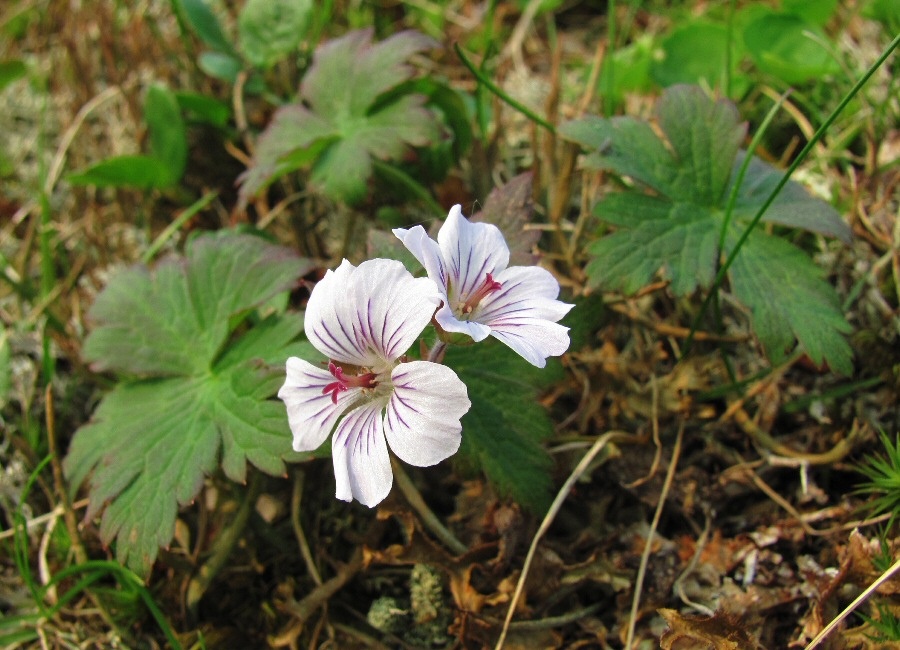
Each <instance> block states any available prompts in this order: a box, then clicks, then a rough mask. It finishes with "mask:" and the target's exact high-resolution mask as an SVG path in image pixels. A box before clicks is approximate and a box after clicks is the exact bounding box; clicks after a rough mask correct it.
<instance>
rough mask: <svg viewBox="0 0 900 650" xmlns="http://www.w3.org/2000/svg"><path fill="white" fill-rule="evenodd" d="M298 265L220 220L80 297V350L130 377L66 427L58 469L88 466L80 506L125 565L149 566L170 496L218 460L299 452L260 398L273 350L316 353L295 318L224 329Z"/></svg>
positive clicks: (77, 476)
mask: <svg viewBox="0 0 900 650" xmlns="http://www.w3.org/2000/svg"><path fill="white" fill-rule="evenodd" d="M309 268H310V265H309V263H308V262H305V261H303V260H301V259H298V258H296V257H295V256H294V255H292V254H291V253H290V252H289V251H288V250H286V249H283V248H281V247H278V246H274V245H271V244H269V243H267V242H265V241H263V240H262V239H260V238H258V237H254V236H251V235H239V234H234V233H229V232H227V231H223V232H220V233H217V234H214V235H202V236H199V237H197V238H195V239H193V240H191V241H190V242H189V244H188V247H187V250H186V257H185V258H170V259H167V260H165V261H164V262H162V263H161V264H159V265H158V266H157V267H156V268H155V269H153V270H148V269H147V268H145V267H142V266H137V267H133V268H131V269H128V270H126V271H123V272H121V273H119V274H118V275H116V276H114V277H113V278H112V279H111V280H110V283H109V285H108V286H107V287H106V289H105V290H104V291H103V292H102V293H101V294H100V295H99V296H98V298H97V301H96V302H95V304H94V306H93V307H92V308H91V310H90V312H89V318H90V320H91V321H92V322H93V323H94V329H93V330H92V331H91V333H90V334H89V336H88V338H87V340H86V341H85V345H84V356H85V358H86V359H87V360H89V361H91V362H92V365H93V366H94V367H95V368H97V369H102V370H113V371H115V372H117V373H119V374H121V375H123V376H124V377H130V379H128V378H126V379H124V380H123V381H121V382H120V383H119V384H118V385H117V386H116V387H115V388H114V389H113V390H112V391H111V392H110V393H109V394H108V395H106V396H105V397H104V398H103V401H102V402H101V404H100V406H99V407H98V409H97V411H96V412H95V413H94V416H93V418H92V419H91V422H90V423H88V424H87V425H85V426H83V427H81V428H80V429H79V430H78V431H77V432H76V433H75V436H74V438H73V440H72V444H71V446H70V448H69V454H68V456H67V457H66V459H65V462H64V469H65V471H66V474H67V475H68V477H69V479H70V481H71V484H72V485H73V486H77V485H79V484H81V483H82V482H83V481H84V480H85V479H86V478H87V477H88V475H89V474H91V473H93V475H92V477H91V480H90V507H89V513H88V516H89V517H91V516H94V515H95V514H96V513H99V512H100V511H101V510H104V508H105V510H104V512H103V519H102V522H101V526H100V534H101V537H102V538H103V540H104V541H105V542H107V543H109V542H111V541H112V540H114V539H115V540H116V553H117V557H118V558H119V560H120V561H121V562H123V563H124V564H126V565H128V566H129V568H131V569H133V570H134V571H136V572H139V573H141V574H146V573H147V572H148V571H149V569H150V567H151V565H152V563H153V561H154V559H155V557H156V554H157V550H158V548H159V547H160V546H162V545H165V544H167V543H168V542H169V540H170V539H171V537H172V535H173V532H174V525H175V517H176V515H177V509H178V506H179V505H183V504H186V503H189V502H190V501H191V500H192V499H194V497H195V496H196V495H197V492H198V491H199V490H200V487H201V486H202V482H203V478H204V476H206V475H208V474H210V473H212V472H213V471H214V470H215V468H216V466H217V464H221V466H222V469H223V471H224V473H225V475H226V476H228V477H229V478H230V479H232V480H235V481H243V480H244V479H245V477H246V471H247V468H246V466H247V462H250V463H252V464H254V465H255V466H256V467H258V468H259V469H261V470H263V471H265V472H268V473H271V474H280V473H283V472H284V461H285V459H295V458H297V456H296V455H295V454H294V453H293V452H292V451H291V435H290V431H289V430H288V427H287V421H286V419H285V417H284V407H283V405H281V404H280V403H278V402H276V401H274V400H270V399H268V398H270V397H271V396H272V395H273V394H274V393H275V392H276V391H277V389H278V386H279V385H280V383H281V382H283V369H281V364H283V363H284V359H285V358H287V357H288V356H290V355H291V354H294V355H300V356H307V355H309V356H310V357H314V355H312V354H310V352H311V351H310V346H309V345H308V344H305V343H304V344H300V343H298V342H296V341H295V339H296V338H297V336H298V335H299V334H300V332H301V330H302V327H303V325H302V318H301V317H300V316H298V315H279V314H271V315H269V316H268V317H266V318H264V319H263V320H262V321H260V322H258V323H255V324H252V325H251V326H249V327H247V326H241V332H242V333H241V334H240V335H238V336H235V329H236V328H237V327H238V326H239V325H241V323H243V322H247V321H248V320H249V319H248V318H246V316H247V314H248V313H250V311H251V310H253V309H254V307H257V306H259V305H262V304H264V303H265V302H266V301H267V300H268V299H269V298H270V297H272V296H273V295H274V294H276V293H278V292H281V291H284V290H285V289H287V288H289V287H291V286H292V285H293V284H294V283H295V282H296V281H297V279H299V277H301V276H302V275H303V274H304V273H305V272H306V271H307V270H308V269H309ZM229 340H231V342H230V343H228V341H229ZM226 343H228V344H227V345H226ZM276 364H277V368H276Z"/></svg>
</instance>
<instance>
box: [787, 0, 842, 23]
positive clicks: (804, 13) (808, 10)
mask: <svg viewBox="0 0 900 650" xmlns="http://www.w3.org/2000/svg"><path fill="white" fill-rule="evenodd" d="M837 4H838V0H781V9H782V11H784V12H785V13H787V14H795V15H797V16H800V18H802V19H803V20H805V21H807V22H809V23H812V24H813V25H824V24H825V23H826V22H828V19H829V18H831V16H833V15H834V12H835V10H836V9H837Z"/></svg>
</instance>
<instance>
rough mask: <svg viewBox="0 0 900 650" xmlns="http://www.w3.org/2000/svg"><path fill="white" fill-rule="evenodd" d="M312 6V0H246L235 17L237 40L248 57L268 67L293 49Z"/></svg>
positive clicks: (306, 22) (298, 41) (303, 30)
mask: <svg viewBox="0 0 900 650" xmlns="http://www.w3.org/2000/svg"><path fill="white" fill-rule="evenodd" d="M312 8H313V3H312V0H248V2H247V4H245V5H244V8H243V10H241V14H240V16H239V17H238V38H239V43H240V47H241V51H242V52H243V54H244V56H245V57H246V58H247V60H248V61H250V63H252V64H253V65H254V66H256V67H258V68H264V69H265V68H270V67H272V66H273V65H274V64H275V63H277V62H278V61H280V60H281V59H282V58H284V57H285V56H286V55H288V54H290V53H291V52H293V51H294V50H296V49H297V46H298V45H299V44H300V41H301V39H302V38H303V35H304V34H305V33H306V29H307V27H308V25H309V20H310V13H311V12H312Z"/></svg>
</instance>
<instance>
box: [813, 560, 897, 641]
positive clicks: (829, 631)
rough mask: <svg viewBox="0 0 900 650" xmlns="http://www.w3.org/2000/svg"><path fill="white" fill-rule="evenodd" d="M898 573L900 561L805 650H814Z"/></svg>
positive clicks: (858, 597)
mask: <svg viewBox="0 0 900 650" xmlns="http://www.w3.org/2000/svg"><path fill="white" fill-rule="evenodd" d="M898 572H900V560H897V561H896V562H894V564H893V566H892V567H891V568H890V569H888V570H887V571H885V572H884V573H882V574H881V575H880V576H879V577H878V579H877V580H876V581H875V582H873V583H872V584H870V585H869V586H868V587H866V590H865V591H863V592H862V593H861V594H860V595H859V596H857V597H856V600H854V601H853V602H852V603H850V604H849V605H847V607H846V609H844V611H842V612H841V613H840V614H838V615H837V617H835V619H834V620H833V621H831V623H829V624H828V625H826V626H825V628H824V629H823V630H822V631H821V632H819V633H818V634H817V635H816V637H815V638H814V639H813V640H812V641H810V643H809V645H808V646H806V649H805V650H813V648H815V647H816V646H817V645H819V644H820V643H821V642H822V641H823V640H824V639H825V637H827V636H828V635H829V634H831V632H832V631H833V630H834V628H836V627H837V626H838V625H840V624H841V623H842V622H843V621H844V619H845V618H847V617H848V616H850V614H852V613H853V612H854V611H855V610H856V608H857V607H859V606H860V605H862V604H863V603H864V602H865V601H866V599H867V598H868V597H869V596H871V595H872V594H873V593H875V590H876V589H878V588H879V587H880V586H881V585H883V584H884V583H885V582H887V581H888V580H890V579H891V578H893V577H894V576H895V575H896V574H897V573H898Z"/></svg>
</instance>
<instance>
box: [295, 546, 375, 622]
mask: <svg viewBox="0 0 900 650" xmlns="http://www.w3.org/2000/svg"><path fill="white" fill-rule="evenodd" d="M362 567H363V553H362V550H361V549H359V548H357V549H356V550H355V551H354V552H353V557H352V558H351V559H350V562H348V563H347V564H344V565H342V566H341V567H340V569H338V572H337V574H335V576H334V577H333V578H330V579H328V580H326V581H325V582H323V583H322V584H321V585H319V586H318V587H316V588H315V589H313V590H312V591H311V592H310V593H309V594H308V595H307V596H306V597H305V598H304V599H303V600H300V601H296V600H289V601H288V602H287V603H285V604H284V611H286V612H288V613H289V614H291V616H293V617H294V618H295V619H297V620H298V621H299V622H301V623H303V622H305V621H306V619H308V618H309V617H310V616H311V615H312V613H313V612H314V611H316V610H317V609H318V608H319V607H321V606H322V605H324V604H325V603H326V602H327V601H328V599H329V598H331V597H332V596H333V595H334V594H336V593H337V592H338V590H340V589H341V587H343V586H344V585H345V584H347V583H348V582H350V580H351V579H352V578H353V576H355V575H356V574H357V573H359V572H360V570H361V569H362Z"/></svg>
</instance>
